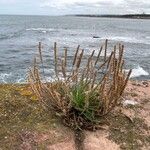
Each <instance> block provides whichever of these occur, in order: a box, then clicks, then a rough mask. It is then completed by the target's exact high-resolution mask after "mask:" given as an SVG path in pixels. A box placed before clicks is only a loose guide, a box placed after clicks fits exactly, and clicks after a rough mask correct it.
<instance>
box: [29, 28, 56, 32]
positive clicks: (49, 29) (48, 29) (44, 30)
mask: <svg viewBox="0 0 150 150" xmlns="http://www.w3.org/2000/svg"><path fill="white" fill-rule="evenodd" d="M54 30H55V29H52V28H29V29H26V31H41V32H43V33H46V32H47V31H54Z"/></svg>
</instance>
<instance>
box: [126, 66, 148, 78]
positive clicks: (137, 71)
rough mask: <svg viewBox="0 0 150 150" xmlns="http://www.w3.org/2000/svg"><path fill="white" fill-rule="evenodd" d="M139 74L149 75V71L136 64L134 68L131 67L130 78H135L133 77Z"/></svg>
mask: <svg viewBox="0 0 150 150" xmlns="http://www.w3.org/2000/svg"><path fill="white" fill-rule="evenodd" d="M126 71H128V70H126ZM140 76H149V73H148V72H147V71H145V70H144V69H143V68H142V67H140V66H137V67H136V68H134V69H132V73H131V75H130V78H135V77H140Z"/></svg>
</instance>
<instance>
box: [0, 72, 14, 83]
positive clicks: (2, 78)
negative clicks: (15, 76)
mask: <svg viewBox="0 0 150 150" xmlns="http://www.w3.org/2000/svg"><path fill="white" fill-rule="evenodd" d="M11 75H12V74H11V73H1V74H0V82H1V83H8V81H7V80H8V78H9V77H10V76H11Z"/></svg>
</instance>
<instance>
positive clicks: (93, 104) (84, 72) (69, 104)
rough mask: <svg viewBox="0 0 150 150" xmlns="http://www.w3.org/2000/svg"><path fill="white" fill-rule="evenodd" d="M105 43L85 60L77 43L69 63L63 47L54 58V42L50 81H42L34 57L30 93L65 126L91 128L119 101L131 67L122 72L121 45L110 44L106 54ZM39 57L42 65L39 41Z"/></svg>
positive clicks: (55, 49) (122, 47)
mask: <svg viewBox="0 0 150 150" xmlns="http://www.w3.org/2000/svg"><path fill="white" fill-rule="evenodd" d="M107 43H108V40H106V41H105V44H104V46H102V47H101V48H100V50H99V53H98V55H97V57H95V56H94V53H95V51H92V53H91V55H90V56H88V57H87V58H86V59H85V57H84V50H81V49H80V46H78V47H77V50H76V52H75V54H74V56H73V59H72V62H71V63H70V62H69V63H67V62H68V60H69V58H68V56H67V53H68V50H67V49H65V50H64V56H61V58H60V57H58V51H57V44H56V43H55V44H54V70H55V80H54V81H53V82H51V83H50V82H42V75H40V69H38V68H39V67H38V65H37V63H36V59H35V61H34V66H33V67H32V68H31V69H30V72H29V78H28V79H29V83H30V85H31V87H32V89H33V91H34V93H35V94H36V96H37V97H38V98H39V99H40V101H41V103H42V104H43V105H44V106H45V107H46V108H50V109H51V110H54V112H56V114H57V115H58V116H59V117H60V118H61V119H62V120H63V122H64V123H65V125H67V126H70V127H72V128H74V129H83V128H85V129H89V128H92V127H94V126H95V125H97V124H98V123H99V122H100V119H101V118H102V117H103V116H105V115H107V114H108V113H109V112H111V111H112V110H113V109H114V107H115V106H117V105H118V104H119V103H120V97H121V95H122V93H123V91H124V89H125V87H126V85H127V82H128V80H129V76H130V74H131V70H130V71H129V72H128V73H126V72H125V71H124V69H123V67H124V60H123V51H124V46H123V45H121V44H119V45H118V46H114V50H113V51H112V52H111V54H110V55H109V56H108V54H107ZM117 47H118V49H117ZM103 50H104V56H102V52H103ZM39 58H40V60H41V63H42V64H43V58H42V51H41V43H40V44H39ZM42 66H43V65H42ZM43 69H44V68H43Z"/></svg>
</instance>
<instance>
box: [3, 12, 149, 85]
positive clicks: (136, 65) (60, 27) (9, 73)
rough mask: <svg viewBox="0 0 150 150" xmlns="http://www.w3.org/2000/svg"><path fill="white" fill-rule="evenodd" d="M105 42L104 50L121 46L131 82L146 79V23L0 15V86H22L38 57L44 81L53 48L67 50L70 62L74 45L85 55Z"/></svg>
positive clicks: (67, 17) (147, 42)
mask: <svg viewBox="0 0 150 150" xmlns="http://www.w3.org/2000/svg"><path fill="white" fill-rule="evenodd" d="M105 39H108V40H109V41H108V44H109V46H108V49H109V51H111V50H112V49H113V46H114V45H115V44H118V43H121V44H123V45H124V46H125V53H124V59H125V62H126V68H125V69H126V70H128V69H133V71H132V74H131V77H130V78H131V79H137V80H149V79H150V20H148V19H147V20H146V19H145V20H144V19H121V18H90V17H76V16H19V15H0V83H25V82H26V81H27V75H28V71H29V69H30V67H31V66H32V65H33V59H34V57H35V56H36V55H37V54H38V43H39V42H41V43H42V53H43V59H44V63H46V65H45V66H46V67H45V70H47V74H46V78H47V79H50V78H51V77H52V74H53V72H54V69H53V45H54V42H57V46H58V50H59V52H60V53H61V52H63V50H64V48H66V47H67V48H68V55H69V58H68V59H72V57H71V56H73V55H74V53H75V51H76V48H77V46H78V45H80V47H81V48H82V49H84V52H85V55H90V53H91V52H92V51H93V50H95V55H97V53H98V51H99V48H100V45H102V44H103V43H104V41H105Z"/></svg>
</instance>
